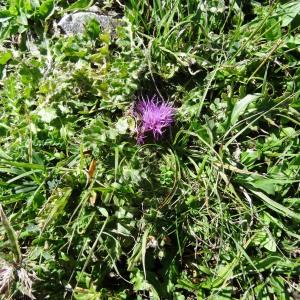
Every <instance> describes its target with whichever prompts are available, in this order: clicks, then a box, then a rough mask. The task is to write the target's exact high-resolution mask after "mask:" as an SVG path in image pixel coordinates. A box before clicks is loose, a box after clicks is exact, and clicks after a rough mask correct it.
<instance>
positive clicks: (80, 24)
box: [57, 12, 120, 35]
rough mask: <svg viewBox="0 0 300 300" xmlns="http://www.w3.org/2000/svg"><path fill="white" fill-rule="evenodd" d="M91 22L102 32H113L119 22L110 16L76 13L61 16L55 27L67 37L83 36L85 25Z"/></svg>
mask: <svg viewBox="0 0 300 300" xmlns="http://www.w3.org/2000/svg"><path fill="white" fill-rule="evenodd" d="M91 20H96V21H97V22H98V23H99V24H100V26H101V28H102V30H103V31H109V32H113V31H114V29H115V28H116V26H117V25H118V23H119V21H120V20H119V19H115V18H113V17H111V16H106V15H100V14H97V13H95V12H76V13H72V14H67V15H65V16H63V17H62V19H61V20H60V21H59V22H58V24H57V25H58V26H59V27H60V28H61V29H62V30H63V31H64V32H65V33H66V34H67V35H72V34H83V33H84V31H85V26H86V24H87V23H88V22H90V21H91Z"/></svg>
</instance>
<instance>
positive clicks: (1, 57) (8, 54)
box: [0, 51, 13, 65]
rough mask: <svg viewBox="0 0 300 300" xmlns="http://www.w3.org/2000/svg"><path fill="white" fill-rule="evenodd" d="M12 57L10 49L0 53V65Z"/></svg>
mask: <svg viewBox="0 0 300 300" xmlns="http://www.w3.org/2000/svg"><path fill="white" fill-rule="evenodd" d="M12 57H13V55H12V53H11V51H6V52H4V53H0V65H5V64H6V63H7V62H8V61H9V60H10V59H11V58H12Z"/></svg>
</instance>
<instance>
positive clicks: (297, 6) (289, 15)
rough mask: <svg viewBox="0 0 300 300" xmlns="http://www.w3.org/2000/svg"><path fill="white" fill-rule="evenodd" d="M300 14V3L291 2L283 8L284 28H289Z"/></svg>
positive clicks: (281, 12) (282, 19) (281, 13)
mask: <svg viewBox="0 0 300 300" xmlns="http://www.w3.org/2000/svg"><path fill="white" fill-rule="evenodd" d="M299 13H300V3H299V1H291V2H288V3H286V4H284V5H282V6H281V11H280V13H279V14H280V15H281V21H282V23H281V25H282V27H285V26H288V25H289V24H290V23H291V22H292V21H293V20H294V18H295V17H296V16H297V15H298V14H299Z"/></svg>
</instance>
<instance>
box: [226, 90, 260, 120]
mask: <svg viewBox="0 0 300 300" xmlns="http://www.w3.org/2000/svg"><path fill="white" fill-rule="evenodd" d="M259 97H260V94H253V95H252V94H249V95H247V96H246V97H244V98H243V99H241V100H239V101H238V102H237V103H236V104H235V105H234V107H233V110H232V113H231V118H230V123H231V125H234V124H236V122H237V121H238V119H239V117H240V116H241V115H242V114H243V113H244V112H245V111H246V109H247V106H248V105H249V104H250V103H251V102H253V101H256V100H257V99H258V98H259Z"/></svg>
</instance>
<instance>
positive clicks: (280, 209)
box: [250, 189, 300, 221]
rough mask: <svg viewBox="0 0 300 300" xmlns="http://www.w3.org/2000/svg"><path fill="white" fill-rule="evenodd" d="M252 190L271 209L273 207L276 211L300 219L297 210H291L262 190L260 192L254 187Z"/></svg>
mask: <svg viewBox="0 0 300 300" xmlns="http://www.w3.org/2000/svg"><path fill="white" fill-rule="evenodd" d="M250 191H251V192H252V193H253V194H254V195H256V196H257V197H259V198H260V199H261V200H263V201H264V203H265V204H266V205H267V206H268V207H270V208H271V209H273V210H274V211H276V212H278V213H280V214H282V215H283V216H285V217H288V218H292V219H295V220H297V221H300V214H299V213H296V212H294V211H292V210H290V209H289V208H287V207H285V206H283V205H281V204H280V203H277V202H276V201H274V200H272V199H270V198H269V197H268V196H266V195H265V194H264V193H262V192H258V191H255V190H252V189H250Z"/></svg>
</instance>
